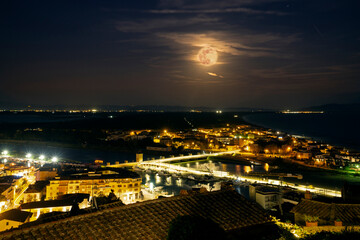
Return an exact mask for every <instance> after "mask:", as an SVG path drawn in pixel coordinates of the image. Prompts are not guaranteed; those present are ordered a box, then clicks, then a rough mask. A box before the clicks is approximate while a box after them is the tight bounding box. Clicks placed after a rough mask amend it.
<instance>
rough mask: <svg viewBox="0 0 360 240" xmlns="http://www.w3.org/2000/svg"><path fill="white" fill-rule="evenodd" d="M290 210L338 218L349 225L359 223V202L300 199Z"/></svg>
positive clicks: (327, 217)
mask: <svg viewBox="0 0 360 240" xmlns="http://www.w3.org/2000/svg"><path fill="white" fill-rule="evenodd" d="M291 212H292V213H300V214H304V215H305V214H306V215H310V216H317V217H319V218H321V219H324V220H336V219H340V220H341V221H342V222H343V223H345V224H349V225H359V224H360V204H338V203H324V202H319V201H314V200H309V199H302V200H301V202H300V203H299V204H298V205H296V206H295V207H294V208H293V209H292V210H291Z"/></svg>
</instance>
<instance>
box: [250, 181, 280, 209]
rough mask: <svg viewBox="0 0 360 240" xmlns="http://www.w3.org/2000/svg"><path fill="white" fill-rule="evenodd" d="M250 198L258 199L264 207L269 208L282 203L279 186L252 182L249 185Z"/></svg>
mask: <svg viewBox="0 0 360 240" xmlns="http://www.w3.org/2000/svg"><path fill="white" fill-rule="evenodd" d="M249 194H250V199H251V200H254V201H256V202H257V203H258V204H259V205H260V206H261V207H262V208H264V209H266V210H269V209H272V208H274V207H275V206H278V205H279V204H280V203H282V199H281V196H280V192H279V190H278V189H277V188H273V187H268V186H262V185H258V184H252V185H250V186H249Z"/></svg>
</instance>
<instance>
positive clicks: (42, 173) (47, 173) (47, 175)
mask: <svg viewBox="0 0 360 240" xmlns="http://www.w3.org/2000/svg"><path fill="white" fill-rule="evenodd" d="M56 176H57V170H56V168H40V169H39V170H37V171H36V173H35V177H36V181H46V180H50V179H53V178H55V177H56Z"/></svg>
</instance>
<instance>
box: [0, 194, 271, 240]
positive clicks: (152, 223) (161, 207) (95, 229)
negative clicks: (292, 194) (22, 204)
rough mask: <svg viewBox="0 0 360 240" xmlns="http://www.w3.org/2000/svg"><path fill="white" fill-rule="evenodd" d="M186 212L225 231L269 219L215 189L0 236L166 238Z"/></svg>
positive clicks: (237, 197) (241, 199)
mask: <svg viewBox="0 0 360 240" xmlns="http://www.w3.org/2000/svg"><path fill="white" fill-rule="evenodd" d="M189 214H192V215H199V216H202V217H205V218H209V219H211V220H213V221H214V222H216V223H218V224H219V225H220V226H221V227H222V228H223V229H225V230H226V231H230V230H236V229H240V228H242V227H246V226H254V225H258V224H263V223H269V222H271V221H272V220H271V219H270V217H269V216H268V215H266V213H265V212H264V210H263V209H261V208H260V207H258V206H257V205H255V204H253V203H251V202H250V201H248V200H247V199H245V198H244V197H243V196H241V195H240V194H238V193H236V192H235V191H217V192H210V193H204V194H195V195H189V196H177V197H171V198H163V199H158V200H153V201H147V202H142V203H136V204H132V205H126V206H119V207H113V208H109V209H105V210H102V211H98V212H93V213H89V214H84V215H80V216H75V217H71V218H67V219H62V220H59V221H56V222H51V223H45V224H42V225H38V226H33V227H31V228H25V229H20V230H15V231H12V232H9V233H5V234H4V235H3V236H0V239H4V240H5V239H71V240H75V239H109V240H115V239H165V238H166V236H167V233H168V228H169V225H170V222H171V221H172V220H173V219H174V218H176V217H177V216H178V215H189Z"/></svg>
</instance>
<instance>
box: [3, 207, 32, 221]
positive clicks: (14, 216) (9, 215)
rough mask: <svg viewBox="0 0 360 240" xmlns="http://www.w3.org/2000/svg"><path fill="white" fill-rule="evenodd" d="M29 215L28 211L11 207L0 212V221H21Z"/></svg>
mask: <svg viewBox="0 0 360 240" xmlns="http://www.w3.org/2000/svg"><path fill="white" fill-rule="evenodd" d="M31 215H32V213H30V212H24V211H21V210H19V209H11V210H9V211H6V212H3V213H1V214H0V221H1V220H4V219H6V220H11V221H15V222H22V223H23V222H25V221H26V219H28V217H30V216H31Z"/></svg>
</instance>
